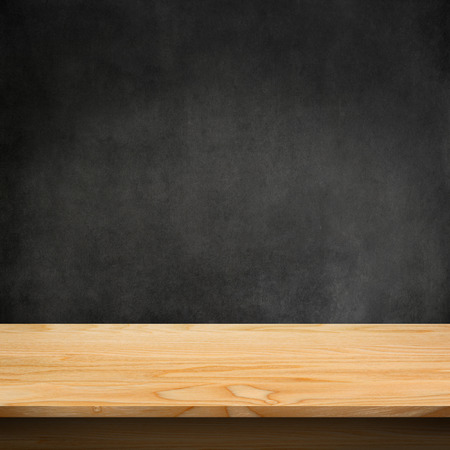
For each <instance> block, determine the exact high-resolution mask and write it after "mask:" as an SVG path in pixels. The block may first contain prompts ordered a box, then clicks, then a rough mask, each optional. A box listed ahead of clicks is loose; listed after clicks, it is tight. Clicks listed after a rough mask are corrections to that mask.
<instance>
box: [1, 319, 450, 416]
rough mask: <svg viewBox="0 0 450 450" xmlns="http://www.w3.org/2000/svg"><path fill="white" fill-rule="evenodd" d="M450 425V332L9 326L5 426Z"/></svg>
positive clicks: (4, 357)
mask: <svg viewBox="0 0 450 450" xmlns="http://www.w3.org/2000/svg"><path fill="white" fill-rule="evenodd" d="M260 416H264V417H450V325H261V324H259V325H213V324H210V325H185V324H182V325H123V324H117V325H96V324H91V325H65V324H60V325H55V324H52V325H0V417H260Z"/></svg>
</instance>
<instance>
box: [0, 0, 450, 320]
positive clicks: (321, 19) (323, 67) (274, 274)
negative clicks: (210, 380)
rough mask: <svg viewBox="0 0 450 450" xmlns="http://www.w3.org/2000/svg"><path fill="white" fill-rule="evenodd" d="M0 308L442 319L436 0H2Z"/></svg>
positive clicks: (447, 296)
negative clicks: (0, 242) (0, 248)
mask: <svg viewBox="0 0 450 450" xmlns="http://www.w3.org/2000/svg"><path fill="white" fill-rule="evenodd" d="M2 6H3V8H2V9H3V11H2V16H1V48H2V50H1V58H2V60H1V87H2V89H1V94H2V96H1V102H0V104H1V114H2V129H1V135H0V136H1V147H2V154H1V158H2V161H1V166H0V170H1V180H2V186H1V204H2V211H1V217H0V218H1V223H0V226H1V236H2V246H3V248H2V255H1V256H2V260H1V266H0V271H1V299H0V321H2V322H448V321H449V320H450V305H449V303H450V277H449V268H450V267H449V266H450V263H449V258H450V196H449V191H450V181H449V178H450V151H449V148H450V126H449V105H450V89H449V86H450V84H449V83H450V78H449V71H450V53H449V33H450V32H449V28H450V24H449V7H448V2H446V1H445V0H430V1H422V0H412V1H395V2H392V1H380V0H371V1H367V0H366V1H362V0H361V1H358V0H328V1H325V0H303V1H302V0H300V1H278V0H273V1H261V0H247V1H224V0H219V1H212V0H203V1H201V0H191V1H184V0H172V1H170V0H165V1H162V0H160V1H148V2H147V1H134V0H132V1H114V0H111V1H95V2H92V1H80V0H67V1H63V2H62V1H57V0H50V1H43V0H38V1H31V0H14V1H12V0H11V1H6V2H3V3H2Z"/></svg>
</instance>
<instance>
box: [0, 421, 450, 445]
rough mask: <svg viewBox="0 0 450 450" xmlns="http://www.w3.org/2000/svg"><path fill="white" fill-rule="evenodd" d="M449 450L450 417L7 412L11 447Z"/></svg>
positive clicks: (0, 436) (6, 441)
mask: <svg viewBox="0 0 450 450" xmlns="http://www.w3.org/2000/svg"><path fill="white" fill-rule="evenodd" d="M349 448H351V449H357V450H360V449H365V450H366V449H376V450H380V449H383V450H387V449H392V450H394V449H395V450H398V449H410V450H411V449H417V450H423V449H430V448H433V449H440V450H442V449H448V448H450V419H442V418H439V419H417V418H414V419H411V418H408V419H404V418H401V419H398V418H397V419H392V418H390V419H383V418H381V419H380V418H377V419H373V418H371V419H361V418H357V419H335V418H333V419H329V418H322V419H311V418H307V419H306V418H304V419H298V418H297V419H264V420H245V419H233V418H232V419H199V418H197V419H184V420H177V419H142V418H133V419H80V418H77V419H55V418H53V419H41V418H39V419H11V418H9V419H0V449H5V450H13V449H14V450H53V449H54V450H56V449H57V450H75V449H76V450H78V449H83V450H94V449H95V450H102V449H105V450H106V449H108V450H109V449H114V450H121V449H124V450H125V449H126V450H131V449H159V450H163V449H171V450H173V449H183V450H212V449H221V450H232V449H236V450H237V449H239V450H243V449H246V450H249V449H253V450H265V449H267V450H269V449H270V450H284V449H286V450H288V449H289V450H294V449H296V450H298V449H315V450H331V449H332V450H335V449H349Z"/></svg>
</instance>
